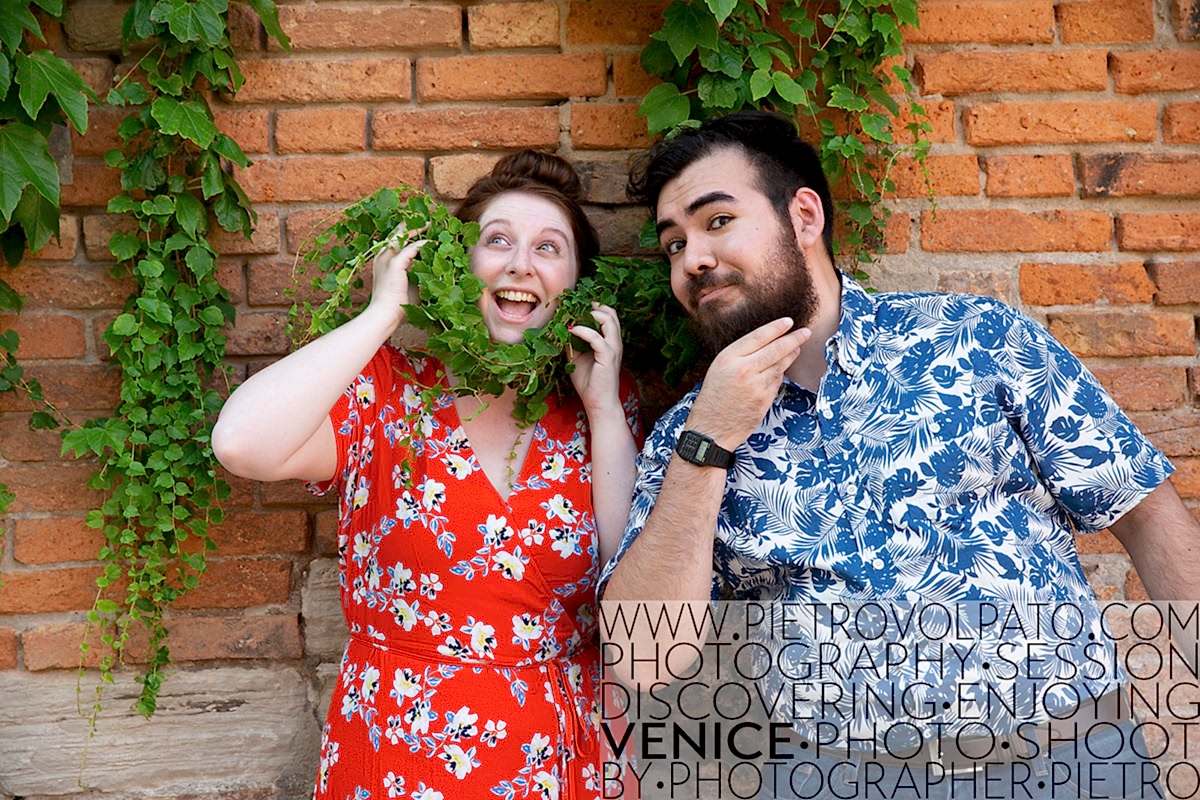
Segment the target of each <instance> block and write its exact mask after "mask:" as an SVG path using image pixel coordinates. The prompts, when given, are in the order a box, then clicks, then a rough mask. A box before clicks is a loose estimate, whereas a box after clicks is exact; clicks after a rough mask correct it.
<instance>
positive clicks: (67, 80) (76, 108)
mask: <svg viewBox="0 0 1200 800" xmlns="http://www.w3.org/2000/svg"><path fill="white" fill-rule="evenodd" d="M16 64H17V85H18V86H19V87H20V89H19V91H18V95H19V97H20V98H21V107H22V108H24V109H25V113H26V114H28V115H29V116H30V117H31V118H33V119H37V116H38V112H39V111H41V109H42V105H43V104H45V102H46V97H47V96H49V95H51V94H53V95H54V99H55V100H57V101H58V105H59V108H61V109H62V110H63V113H64V114H65V115H66V117H67V119H68V120H70V121H71V125H72V126H73V127H74V128H75V130H77V131H79V132H80V133H86V132H87V95H88V94H90V91H89V90H88V88H87V85H86V84H85V83H84V82H83V78H81V77H79V73H77V72H76V71H75V70H73V69H71V65H70V64H68V63H67V62H66V61H63V60H62V59H61V58H59V57H58V56H56V55H55V54H54V53H52V52H50V51H49V50H38V51H36V52H33V53H30V54H29V55H25V54H24V53H17V58H16Z"/></svg>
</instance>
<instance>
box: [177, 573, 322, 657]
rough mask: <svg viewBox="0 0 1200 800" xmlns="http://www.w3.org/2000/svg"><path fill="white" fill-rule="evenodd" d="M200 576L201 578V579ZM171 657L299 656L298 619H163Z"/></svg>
mask: <svg viewBox="0 0 1200 800" xmlns="http://www.w3.org/2000/svg"><path fill="white" fill-rule="evenodd" d="M202 580H203V579H202ZM167 630H168V631H169V632H170V634H171V658H172V660H174V661H214V660H217V659H225V658H237V659H252V658H262V659H272V660H275V659H280V658H300V657H301V656H303V655H304V645H303V642H302V641H301V638H300V620H299V618H298V617H296V616H295V615H294V614H288V615H281V616H258V615H255V616H237V617H183V618H180V619H173V620H171V621H170V622H168V623H167Z"/></svg>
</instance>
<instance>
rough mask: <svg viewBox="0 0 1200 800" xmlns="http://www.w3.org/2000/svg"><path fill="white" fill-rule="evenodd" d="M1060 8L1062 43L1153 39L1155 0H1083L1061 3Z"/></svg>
mask: <svg viewBox="0 0 1200 800" xmlns="http://www.w3.org/2000/svg"><path fill="white" fill-rule="evenodd" d="M1057 11H1058V26H1059V28H1060V29H1061V31H1062V41H1063V44H1085V43H1089V42H1149V41H1153V39H1154V2H1153V0H1082V2H1069V3H1059V4H1058V8H1057Z"/></svg>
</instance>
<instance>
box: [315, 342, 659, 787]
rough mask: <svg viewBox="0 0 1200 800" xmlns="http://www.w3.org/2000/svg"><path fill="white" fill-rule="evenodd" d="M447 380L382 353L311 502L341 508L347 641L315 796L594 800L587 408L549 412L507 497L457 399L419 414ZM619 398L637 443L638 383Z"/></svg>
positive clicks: (339, 409)
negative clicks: (332, 472)
mask: <svg viewBox="0 0 1200 800" xmlns="http://www.w3.org/2000/svg"><path fill="white" fill-rule="evenodd" d="M443 372H444V368H443V367H442V365H441V364H440V363H439V362H437V361H436V360H434V359H432V358H428V357H425V358H419V357H416V356H415V355H410V354H408V353H407V352H405V351H403V350H399V349H397V348H395V347H392V346H390V345H385V346H384V347H382V348H380V350H379V352H378V353H376V355H375V357H374V358H372V360H371V362H370V363H369V364H367V366H366V367H365V368H364V369H363V371H362V373H361V374H360V375H359V376H358V378H357V379H356V380H355V381H354V383H353V385H351V386H350V387H349V388H348V389H347V390H346V392H345V394H344V395H343V397H342V398H341V399H340V400H339V401H338V404H337V405H336V406H334V408H333V410H332V411H331V412H330V417H331V419H332V422H333V426H334V431H335V435H336V438H337V443H338V468H337V473H336V475H337V477H336V478H335V479H334V480H333V481H332V482H331V483H330V484H325V485H321V486H315V487H312V488H313V490H314V491H316V492H318V493H321V492H323V491H325V490H327V489H329V488H331V487H334V486H336V487H337V489H338V491H339V494H340V498H341V502H340V522H339V526H338V561H339V564H340V581H341V596H342V608H343V610H344V612H345V615H346V619H347V621H348V623H349V626H350V641H349V643H348V644H347V646H346V651H345V654H344V656H343V658H342V663H341V670H340V680H339V683H338V687H337V689H336V690H335V692H334V695H333V702H332V704H331V706H330V709H329V716H328V720H327V722H326V724H325V728H324V733H323V736H322V739H321V762H320V770H319V773H318V776H317V783H316V789H315V793H314V797H316V798H318V799H319V800H323V799H324V798H329V800H346V799H347V798H349V800H379V799H381V798H396V797H405V798H413V800H458V799H459V798H489V799H490V800H513V799H514V798H538V799H539V800H542V799H543V798H546V799H549V798H563V800H566V799H567V798H570V800H577V799H578V798H583V799H585V800H592V799H593V798H598V797H600V796H601V794H602V792H601V788H602V775H601V774H600V771H599V769H600V768H599V763H598V762H599V756H598V753H599V752H600V751H601V741H600V740H601V738H602V737H601V734H600V732H599V724H598V723H599V711H598V708H597V702H596V698H597V690H598V687H599V681H600V679H599V674H600V668H599V652H598V648H597V647H596V644H595V641H596V610H595V581H596V575H597V569H598V566H599V565H598V563H597V561H598V550H597V540H596V535H595V517H594V515H593V511H592V500H591V462H590V460H589V458H588V443H589V442H588V428H587V420H586V416H585V414H584V411H583V406H582V404H581V402H580V401H579V399H578V398H577V397H575V396H574V395H572V396H570V397H564V398H558V397H552V398H551V399H550V410H549V412H548V413H547V414H546V415H545V417H543V418H542V420H540V421H539V422H538V424H537V425H536V426H535V428H534V430H533V443H532V445H531V446H530V449H529V453H528V456H527V457H526V459H525V463H524V464H523V465H522V466H521V470H520V472H519V474H518V476H517V478H516V481H515V485H514V487H513V489H512V492H511V494H510V495H509V497H508V499H507V500H502V499H501V498H500V496H499V494H498V493H497V492H496V490H495V488H494V487H493V485H492V483H491V481H490V480H489V479H488V477H487V475H486V474H485V473H484V472H483V470H482V468H481V467H480V465H479V462H478V460H477V459H476V457H475V454H474V453H473V452H472V450H471V445H470V443H469V442H468V441H467V437H466V434H465V433H464V431H463V427H462V423H461V422H460V420H459V418H458V414H457V411H456V410H455V406H454V402H453V398H452V396H451V395H450V393H449V392H445V393H443V394H442V396H441V397H440V398H439V400H438V401H437V402H436V403H435V404H434V407H433V408H428V407H422V405H421V403H420V399H419V391H420V386H435V385H438V383H442V384H443V385H444V379H443V377H442V373H443ZM621 398H622V401H623V404H624V407H625V411H626V415H627V419H628V421H629V424H630V426H631V427H632V428H633V429H634V432H635V435H637V436H638V438H639V440H640V438H641V437H640V435H639V432H638V430H637V400H636V392H635V390H634V386H633V381H632V379H630V378H629V376H628V375H624V376H623V380H622V385H621ZM410 425H411V426H412V427H414V428H415V431H410ZM410 433H412V437H411V438H412V442H413V444H412V445H411V446H410V447H407V448H406V447H404V446H403V443H404V441H405V440H407V439H408V438H409V436H410ZM406 455H408V456H409V461H408V463H406V462H405V456H406ZM406 468H411V469H412V475H411V480H409V477H410V476H409V475H408V474H407V473H406ZM617 791H619V789H617ZM612 793H613V792H612V790H610V792H609V794H610V795H611V794H612ZM627 796H628V795H627Z"/></svg>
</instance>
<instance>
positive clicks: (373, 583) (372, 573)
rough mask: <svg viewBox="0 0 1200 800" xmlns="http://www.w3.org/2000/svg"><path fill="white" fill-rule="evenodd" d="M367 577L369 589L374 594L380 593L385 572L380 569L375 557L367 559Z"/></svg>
mask: <svg viewBox="0 0 1200 800" xmlns="http://www.w3.org/2000/svg"><path fill="white" fill-rule="evenodd" d="M365 575H366V577H367V587H368V588H370V589H371V591H373V592H377V591H379V580H380V579H381V578H382V577H383V570H381V569H380V568H379V561H378V560H376V558H375V557H374V556H371V557H370V558H368V559H367V566H366V569H365Z"/></svg>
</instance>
